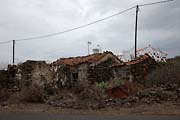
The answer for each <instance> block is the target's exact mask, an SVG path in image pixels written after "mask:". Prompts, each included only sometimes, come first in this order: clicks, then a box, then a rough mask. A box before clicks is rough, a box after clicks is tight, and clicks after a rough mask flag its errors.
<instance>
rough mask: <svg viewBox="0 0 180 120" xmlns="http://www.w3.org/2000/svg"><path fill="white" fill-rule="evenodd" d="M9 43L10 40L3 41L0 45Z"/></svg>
mask: <svg viewBox="0 0 180 120" xmlns="http://www.w3.org/2000/svg"><path fill="white" fill-rule="evenodd" d="M10 42H12V40H9V41H5V42H0V44H6V43H10Z"/></svg>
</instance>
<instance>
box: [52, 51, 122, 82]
mask: <svg viewBox="0 0 180 120" xmlns="http://www.w3.org/2000/svg"><path fill="white" fill-rule="evenodd" d="M121 62H122V61H121V60H119V59H118V58H117V57H116V56H115V55H114V54H113V53H112V52H104V53H97V54H92V55H88V56H82V57H73V58H62V59H59V60H57V61H55V62H53V63H52V66H53V67H54V69H55V70H56V74H57V79H58V80H60V81H61V82H62V84H65V83H66V84H67V85H75V84H76V83H79V84H93V83H95V82H101V81H108V80H110V79H111V78H112V77H113V73H112V70H111V66H112V65H114V64H119V63H121Z"/></svg>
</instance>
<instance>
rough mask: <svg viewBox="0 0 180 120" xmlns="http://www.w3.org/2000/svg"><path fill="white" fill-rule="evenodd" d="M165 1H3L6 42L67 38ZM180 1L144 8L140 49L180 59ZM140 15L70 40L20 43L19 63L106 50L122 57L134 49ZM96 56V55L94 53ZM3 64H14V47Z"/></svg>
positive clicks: (0, 18) (0, 20) (3, 50)
mask: <svg viewBox="0 0 180 120" xmlns="http://www.w3.org/2000/svg"><path fill="white" fill-rule="evenodd" d="M157 1H161V0H0V3H1V4H0V42H5V41H9V40H16V39H24V38H30V37H38V36H42V35H47V34H53V33H57V32H61V31H64V30H67V29H71V28H74V27H78V26H81V25H84V24H88V23H90V22H92V21H96V20H98V19H102V18H104V17H107V16H110V15H112V14H115V13H118V12H120V11H122V10H125V9H127V8H130V7H132V6H135V5H137V4H146V3H151V2H157ZM179 6H180V0H174V1H173V2H169V3H164V4H156V5H153V6H144V7H140V11H139V18H138V48H143V47H146V46H148V45H149V44H151V46H153V47H155V48H159V49H160V50H162V51H164V52H166V53H168V57H174V56H177V55H180V39H179V34H180V7H179ZM134 29H135V9H132V10H130V11H128V12H126V13H123V14H120V15H118V16H114V17H112V18H110V19H108V20H105V21H102V22H99V23H97V24H93V25H91V26H88V27H85V28H82V29H78V30H76V31H71V32H68V33H65V34H61V35H56V36H52V37H47V38H41V39H35V40H30V41H19V42H18V41H17V42H16V44H15V53H16V54H15V62H16V63H20V62H23V61H26V60H47V61H53V60H56V59H59V58H62V57H71V56H84V55H87V53H88V45H87V42H88V41H91V42H92V45H90V50H91V49H93V48H95V47H96V46H97V45H100V47H101V49H102V51H112V52H113V53H114V54H121V53H122V51H127V50H130V49H132V48H133V47H134ZM90 52H91V53H92V51H90ZM0 63H1V64H10V63H12V42H11V43H6V44H0Z"/></svg>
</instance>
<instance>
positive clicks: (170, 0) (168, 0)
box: [139, 0, 174, 7]
mask: <svg viewBox="0 0 180 120" xmlns="http://www.w3.org/2000/svg"><path fill="white" fill-rule="evenodd" d="M172 1H174V0H163V1H159V2H153V3H147V4H141V5H139V6H140V7H143V6H150V5H155V4H160V3H166V2H172Z"/></svg>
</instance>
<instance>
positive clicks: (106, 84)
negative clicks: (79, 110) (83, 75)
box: [96, 81, 111, 89]
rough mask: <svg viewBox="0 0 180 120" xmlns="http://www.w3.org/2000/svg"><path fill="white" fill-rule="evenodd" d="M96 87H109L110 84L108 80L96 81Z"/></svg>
mask: <svg viewBox="0 0 180 120" xmlns="http://www.w3.org/2000/svg"><path fill="white" fill-rule="evenodd" d="M96 87H98V88H103V89H105V88H109V87H111V85H110V83H109V82H104V81H103V82H100V83H96Z"/></svg>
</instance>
